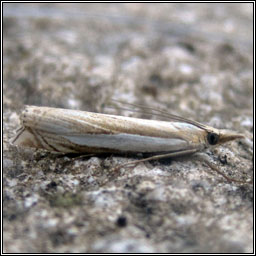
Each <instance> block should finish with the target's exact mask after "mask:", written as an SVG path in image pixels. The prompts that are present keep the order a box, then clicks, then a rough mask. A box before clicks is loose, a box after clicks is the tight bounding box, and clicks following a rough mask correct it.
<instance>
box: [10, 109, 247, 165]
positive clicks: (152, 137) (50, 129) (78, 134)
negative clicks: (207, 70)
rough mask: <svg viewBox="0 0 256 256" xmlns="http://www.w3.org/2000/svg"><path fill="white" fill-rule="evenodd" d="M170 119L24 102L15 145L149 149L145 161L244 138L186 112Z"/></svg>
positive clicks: (93, 149)
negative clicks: (188, 116) (142, 117)
mask: <svg viewBox="0 0 256 256" xmlns="http://www.w3.org/2000/svg"><path fill="white" fill-rule="evenodd" d="M168 118H169V121H157V120H148V119H140V118H133V117H125V116H118V115H109V114H101V113H92V112H86V111H78V110H70V109H61V108H50V107H37V106H25V109H24V111H23V112H22V114H21V124H22V126H21V128H20V129H19V130H18V132H17V135H16V136H15V138H14V139H13V144H15V145H18V146H23V147H32V148H37V149H44V150H48V151H52V152H61V153H79V154H84V153H119V154H120V153H121V154H122V153H150V154H153V157H149V158H146V159H144V160H152V159H160V158H163V157H175V156H182V155H186V154H193V153H196V152H200V151H203V150H205V149H206V148H209V147H213V146H217V145H220V144H223V143H225V142H228V141H232V140H235V139H242V138H244V136H243V135H242V134H239V133H236V132H233V131H229V130H222V129H216V128H213V127H211V126H208V125H204V124H201V123H199V122H196V121H192V120H189V119H186V118H183V117H179V116H175V115H170V114H169V115H168ZM135 162H136V161H134V162H133V163H135Z"/></svg>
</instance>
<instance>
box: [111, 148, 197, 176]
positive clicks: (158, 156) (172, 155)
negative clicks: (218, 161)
mask: <svg viewBox="0 0 256 256" xmlns="http://www.w3.org/2000/svg"><path fill="white" fill-rule="evenodd" d="M197 151H198V149H187V150H183V151H178V152H172V153H166V154H161V155H155V156H151V157H147V158H143V159H139V160H135V161H130V162H127V163H125V164H121V165H118V166H116V167H115V168H113V171H118V170H119V169H120V168H123V167H125V166H128V165H135V166H136V165H137V164H139V163H142V162H146V161H151V160H158V159H163V158H167V157H178V156H184V155H189V154H194V153H195V152H197Z"/></svg>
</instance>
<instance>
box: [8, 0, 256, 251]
mask: <svg viewBox="0 0 256 256" xmlns="http://www.w3.org/2000/svg"><path fill="white" fill-rule="evenodd" d="M3 14H4V18H3V55H4V56H3V107H4V109H3V149H4V152H3V239H4V240H3V243H4V244H3V245H4V251H5V252H8V253H51V252H55V253H67V252H70V253H77V252H79V253H82V252H83V253H106V252H109V253H129V252H130V253H131V252H133V253H156V252H161V253H251V252H252V251H253V187H252V185H250V184H236V183H230V182H227V181H226V180H224V179H223V177H221V176H219V175H218V174H217V173H216V172H214V171H212V170H210V169H209V168H208V167H207V166H206V165H205V164H204V163H203V162H200V161H198V160H196V159H195V158H193V157H189V156H188V157H183V158H179V159H173V160H169V159H167V160H161V161H151V162H144V163H140V164H138V165H137V166H136V167H129V168H128V167H125V168H122V169H121V170H120V171H119V172H118V173H113V172H112V171H111V170H112V168H113V167H114V166H117V165H118V164H122V163H126V162H128V161H131V160H134V159H138V158H141V156H117V155H101V156H98V155H93V156H87V157H86V156H85V157H83V158H82V157H80V158H74V157H72V156H59V155H55V154H52V153H49V152H44V151H35V150H33V149H24V148H17V147H15V146H13V145H11V144H10V139H11V138H13V136H14V135H15V130H16V129H17V128H18V127H19V114H20V111H21V109H22V108H23V106H24V105H29V104H30V105H37V106H50V107H63V108H70V109H79V110H87V111H98V112H104V113H114V114H121V115H125V116H136V117H141V118H155V119H156V118H158V119H159V118H160V117H156V116H152V115H149V114H147V113H145V111H140V112H131V111H128V110H126V109H123V108H115V109H113V108H112V109H110V108H107V105H106V102H107V101H108V100H109V99H113V98H114V99H119V100H123V101H126V102H131V103H139V104H143V105H145V106H150V107H154V108H157V109H159V108H161V109H165V110H167V111H169V112H170V113H173V114H178V115H181V116H184V117H188V118H190V119H193V120H197V121H199V122H202V123H205V124H208V125H211V126H214V127H216V128H226V129H231V130H234V131H237V132H240V133H243V134H244V135H245V137H246V139H245V140H240V141H239V140H238V141H234V142H231V143H227V144H225V145H223V146H220V147H217V148H215V149H213V150H209V151H207V154H208V156H210V157H211V159H212V161H213V162H214V163H215V164H216V165H217V166H218V168H219V169H220V170H221V171H223V172H224V173H225V174H226V175H229V176H231V177H233V178H236V179H244V180H246V179H248V180H250V179H251V178H252V177H253V160H252V159H253V16H252V15H253V5H252V4H247V3H237V4H233V3H227V4H224V3H222V4H217V3H215V4H214V3H211V4H209V3H208V4H204V3H202V4H199V3H198V4H193V3H167V4H160V3H156V4H153V3H151V4H145V3H144V4H143V3H140V4H135V3H126V4H88V3H87V4H86V3H84V4H73V3H70V4H67V3H66V4H64V3H63V4H56V3H38V4H35V3H34V4H29V3H23V4H22V3H21V4H17V3H4V4H3ZM125 108H127V106H126V107H125ZM129 108H130V109H133V108H132V107H131V106H129ZM146 112H148V111H146Z"/></svg>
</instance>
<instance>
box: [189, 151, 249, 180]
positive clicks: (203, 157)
mask: <svg viewBox="0 0 256 256" xmlns="http://www.w3.org/2000/svg"><path fill="white" fill-rule="evenodd" d="M193 157H194V158H195V160H200V161H203V162H204V163H206V164H207V165H208V166H209V167H210V168H211V169H212V170H213V171H215V172H217V173H218V174H220V175H221V176H222V177H223V178H225V179H226V180H227V181H228V182H236V183H247V184H252V183H253V181H252V180H249V181H244V180H237V179H233V178H230V177H228V176H227V175H226V174H225V173H223V172H221V171H220V170H219V169H218V167H217V166H216V165H215V164H213V163H212V161H211V158H210V157H209V156H208V155H207V154H205V153H196V154H194V156H193Z"/></svg>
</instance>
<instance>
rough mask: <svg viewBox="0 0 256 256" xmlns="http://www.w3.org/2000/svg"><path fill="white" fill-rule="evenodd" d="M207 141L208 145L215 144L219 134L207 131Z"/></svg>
mask: <svg viewBox="0 0 256 256" xmlns="http://www.w3.org/2000/svg"><path fill="white" fill-rule="evenodd" d="M207 141H208V143H209V144H210V145H215V144H217V143H218V141H219V135H218V134H216V133H214V132H209V133H208V135H207Z"/></svg>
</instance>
